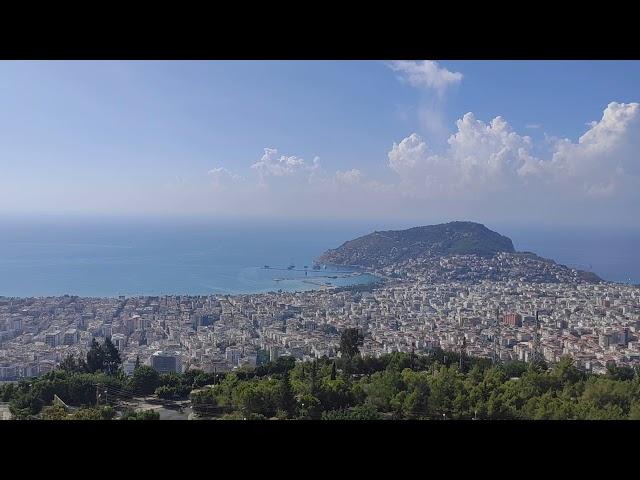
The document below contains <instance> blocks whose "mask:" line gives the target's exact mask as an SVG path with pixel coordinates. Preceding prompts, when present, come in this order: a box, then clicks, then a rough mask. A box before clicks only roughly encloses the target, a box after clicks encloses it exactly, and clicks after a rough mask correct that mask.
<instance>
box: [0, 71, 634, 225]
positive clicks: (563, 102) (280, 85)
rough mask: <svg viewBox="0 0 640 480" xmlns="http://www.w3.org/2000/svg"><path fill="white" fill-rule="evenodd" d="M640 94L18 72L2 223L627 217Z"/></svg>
mask: <svg viewBox="0 0 640 480" xmlns="http://www.w3.org/2000/svg"><path fill="white" fill-rule="evenodd" d="M411 75H413V80H411V78H410V77H411ZM438 82H439V83H438ZM639 89H640V62H637V61H628V62H614V61H605V62H583V61H580V62H578V61H550V62H542V61H534V62H531V61H518V62H514V61H438V62H428V61H427V62H404V63H403V62H396V63H393V62H383V61H379V62H370V61H336V62H327V61H309V62H302V61H296V62H293V61H277V62H275V61H274V62H269V61H260V62H244V61H243V62H230V61H225V62H51V61H48V62H12V61H5V62H0V104H1V105H2V108H1V109H0V166H1V167H2V176H1V178H0V213H5V214H27V213H85V214H153V215H192V214H193V215H213V216H215V215H231V216H240V217H241V216H262V217H269V216H281V217H287V216H291V217H300V216H311V217H341V218H350V217H360V216H366V217H371V218H374V217H385V216H386V217H395V216H402V217H403V218H407V219H413V218H415V219H416V221H418V220H429V219H432V218H433V219H436V218H438V219H439V218H443V219H444V218H449V217H456V218H460V217H465V218H470V219H483V218H487V219H491V220H512V219H516V218H518V219H522V218H523V215H524V218H525V219H526V218H529V216H530V218H531V219H532V220H535V219H540V218H545V219H548V220H549V221H551V222H553V221H555V222H568V221H575V219H576V218H577V217H584V216H585V215H584V213H583V212H584V211H588V212H589V215H590V216H591V215H592V216H593V222H602V221H605V220H606V221H607V222H610V223H611V222H612V223H616V222H617V223H628V222H633V216H632V215H631V214H630V213H629V212H628V210H629V209H624V208H623V206H624V205H628V204H629V202H636V201H637V199H638V197H637V194H636V193H635V192H636V191H638V189H637V188H636V187H637V186H638V175H637V174H638V169H639V168H640V167H639V165H640V159H639V158H638V157H637V154H635V153H634V152H635V146H637V145H638V135H639V128H638V117H639V116H640V114H638V107H637V103H636V102H638V101H640V95H639V93H640V92H639ZM612 102H615V105H614V106H613V107H611V108H609V106H610V104H611V103H612ZM468 112H472V113H473V116H472V117H465V118H466V122H464V124H463V125H462V126H461V127H460V126H457V125H456V121H458V120H460V121H461V119H462V118H463V116H464V115H465V114H467V113H468ZM496 117H501V119H502V120H503V122H504V124H502V123H500V122H498V123H497V124H496V125H495V127H493V128H489V127H488V125H489V124H490V122H491V121H492V120H493V119H494V118H496ZM592 121H595V122H600V125H599V126H598V127H597V128H595V129H594V130H593V131H592V132H591V134H589V135H588V136H587V138H586V140H584V141H582V142H581V141H580V137H581V136H582V135H584V134H585V133H588V131H589V130H590V129H593V128H594V127H593V126H590V125H588V124H587V123H588V122H592ZM485 127H486V129H485ZM456 133H460V136H459V138H458V140H457V141H456V142H455V145H453V144H452V143H451V140H450V139H451V136H452V135H454V134H456ZM510 133H512V134H513V135H511V136H509V134H510ZM412 134H415V136H413V137H412V136H411V135H412ZM514 135H515V136H514ZM526 137H530V138H529V139H527V138H526ZM404 140H407V141H406V142H404V143H403V141H404ZM394 144H395V145H396V147H397V148H395V149H394ZM485 147H486V148H485ZM265 148H269V149H274V150H277V152H275V153H270V154H266V153H265V150H264V149H265ZM264 155H266V159H264V161H262V160H261V159H262V157H263V156H264ZM293 157H295V159H293ZM316 157H317V158H318V160H317V161H316V162H315V163H314V159H315V158H316ZM392 158H393V159H394V160H392ZM301 162H302V163H301ZM256 164H258V165H256ZM252 165H254V167H253V168H252ZM612 172H614V173H615V175H614V173H612ZM540 191H544V192H545V196H546V197H547V200H546V203H545V202H540V201H537V200H536V199H537V197H536V196H535V195H536V192H540ZM460 192H465V193H464V195H462V194H460ZM505 196H506V197H508V198H511V199H516V200H517V201H515V202H510V203H512V205H511V206H510V208H507V207H505V206H504V205H503V203H504V202H503V199H504V198H505ZM320 205H321V206H320ZM345 206H346V207H345ZM530 206H533V208H529V207H530ZM556 207H559V208H556ZM550 209H551V210H553V212H551V213H550V212H549V210H550ZM581 209H583V211H581ZM621 210H626V211H621ZM581 213H582V214H581ZM582 220H583V221H587V220H585V219H584V218H583V219H582Z"/></svg>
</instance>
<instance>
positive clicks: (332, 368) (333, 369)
mask: <svg viewBox="0 0 640 480" xmlns="http://www.w3.org/2000/svg"><path fill="white" fill-rule="evenodd" d="M335 379H336V362H333V364H332V365H331V380H335Z"/></svg>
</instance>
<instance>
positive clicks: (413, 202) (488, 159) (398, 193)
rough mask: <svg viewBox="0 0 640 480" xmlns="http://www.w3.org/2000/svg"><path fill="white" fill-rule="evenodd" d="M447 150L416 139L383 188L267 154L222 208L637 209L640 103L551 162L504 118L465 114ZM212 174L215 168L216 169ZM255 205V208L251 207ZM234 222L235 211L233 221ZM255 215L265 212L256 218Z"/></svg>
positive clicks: (353, 174)
mask: <svg viewBox="0 0 640 480" xmlns="http://www.w3.org/2000/svg"><path fill="white" fill-rule="evenodd" d="M456 127H457V131H456V132H455V133H454V134H452V135H451V136H450V137H449V139H448V141H447V143H448V148H447V149H446V150H445V151H443V152H441V153H436V152H433V151H431V149H430V148H429V146H428V145H427V143H426V142H425V141H424V140H423V139H422V138H421V137H420V135H418V134H416V133H411V134H410V135H408V136H407V137H405V138H404V139H402V140H400V141H399V142H397V143H394V144H393V145H392V146H391V148H390V150H389V151H388V152H387V162H386V165H387V168H388V169H389V171H390V172H392V173H393V176H392V178H391V179H390V180H389V181H379V180H375V179H373V178H370V176H369V175H368V174H367V172H363V171H361V170H360V169H357V168H351V169H348V170H344V171H341V170H337V171H335V172H333V173H330V172H327V171H325V170H324V169H323V168H322V166H321V162H320V159H319V158H318V157H316V158H314V160H313V162H307V161H305V160H304V159H302V158H298V157H296V156H293V155H292V156H285V155H281V156H278V152H277V150H276V149H273V148H265V153H264V155H263V156H262V158H261V159H260V160H258V161H257V162H256V163H254V164H253V165H252V166H251V168H253V169H255V170H257V172H258V177H257V178H255V179H253V180H248V181H246V182H244V183H243V185H240V183H239V181H238V180H239V179H240V176H239V175H238V174H233V173H227V174H226V176H225V178H226V179H227V180H228V181H229V182H231V183H234V182H235V185H234V188H232V189H230V190H227V192H226V193H227V194H230V197H228V198H226V201H225V205H227V206H232V205H240V204H244V205H247V203H246V202H243V201H242V200H241V199H242V198H245V199H248V198H251V199H253V203H254V206H257V205H258V204H260V205H263V206H264V205H272V206H274V207H275V209H274V210H273V212H272V213H275V212H277V211H280V212H282V213H284V212H287V213H291V214H294V215H304V214H305V213H306V214H311V215H318V214H322V213H323V212H329V213H330V214H331V215H335V216H338V217H342V216H343V215H347V216H349V215H354V214H360V215H362V216H364V217H375V216H376V215H379V214H384V215H389V214H392V213H394V212H395V214H396V215H400V216H402V215H407V216H414V215H419V214H428V213H430V212H432V213H433V214H437V215H440V216H442V215H445V216H447V215H449V214H450V215H453V216H460V215H462V216H463V217H464V216H465V212H468V215H486V216H487V217H489V218H490V217H492V214H493V215H495V216H496V217H504V216H505V215H506V216H509V215H510V216H511V217H512V218H517V217H518V215H519V214H524V213H525V212H526V213H527V214H533V216H534V217H535V214H536V213H537V214H538V215H539V216H541V217H547V218H553V217H554V214H555V213H560V212H561V213H562V214H563V215H571V214H572V212H573V214H574V215H585V212H587V213H586V214H587V215H588V214H589V213H596V211H605V210H606V208H607V207H613V208H616V206H621V205H623V204H625V203H627V204H628V203H629V202H634V204H637V203H635V202H637V201H638V198H639V195H638V192H639V191H640V158H639V157H638V152H639V151H640V149H639V147H640V104H639V103H626V104H625V103H617V102H611V103H610V104H609V105H607V106H606V108H605V109H604V111H603V115H602V118H601V119H600V120H599V121H596V122H593V123H591V126H590V128H589V129H588V130H587V131H586V132H585V133H584V134H583V135H582V136H581V137H580V138H579V139H578V141H577V143H576V142H572V141H571V140H569V139H566V138H560V139H558V138H556V139H549V140H548V143H549V145H548V147H549V148H548V152H549V153H548V155H547V156H545V157H540V156H536V155H534V153H533V149H534V143H533V140H532V139H531V137H529V136H526V135H520V134H518V133H517V132H515V131H514V130H513V129H512V128H511V126H510V125H509V123H508V122H507V121H506V120H505V119H503V118H502V117H499V116H498V117H495V118H494V119H492V120H491V121H489V122H484V121H482V120H480V119H477V118H476V117H475V115H474V114H473V113H471V112H469V113H466V114H465V115H463V116H462V118H460V119H459V120H457V122H456ZM214 170H215V169H214ZM249 203H252V202H249ZM238 213H240V212H238ZM252 213H265V212H264V211H261V210H259V209H257V210H254V212H252Z"/></svg>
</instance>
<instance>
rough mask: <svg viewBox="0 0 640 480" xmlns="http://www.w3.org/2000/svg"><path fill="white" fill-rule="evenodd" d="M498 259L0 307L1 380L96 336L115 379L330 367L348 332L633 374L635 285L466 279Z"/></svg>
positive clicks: (638, 311) (379, 343) (374, 348)
mask: <svg viewBox="0 0 640 480" xmlns="http://www.w3.org/2000/svg"><path fill="white" fill-rule="evenodd" d="M508 258H511V260H512V261H514V262H518V261H519V257H517V256H513V255H510V254H498V255H496V256H495V257H493V258H489V259H486V258H483V257H476V256H471V255H467V256H452V257H449V258H441V259H439V260H438V265H439V269H436V268H434V266H433V265H429V266H428V268H426V267H425V266H424V265H422V264H419V263H417V264H412V263H411V262H408V263H406V264H402V265H395V266H393V267H387V268H384V269H381V270H379V271H374V272H373V273H375V274H377V275H378V276H380V277H383V278H385V282H384V284H383V285H381V286H375V287H371V288H364V289H363V288H359V287H354V288H343V289H337V291H336V290H332V289H325V290H318V291H309V292H272V293H266V294H253V295H211V296H161V297H158V296H156V297H132V298H124V297H121V298H80V297H74V296H64V297H45V298H1V299H0V342H1V343H0V358H1V359H2V360H1V361H0V379H2V380H16V379H19V378H24V377H33V376H37V375H42V374H44V373H46V372H48V371H51V370H53V369H55V368H56V365H57V364H59V363H60V362H61V361H62V360H63V359H64V358H65V357H66V356H68V355H69V354H73V355H81V354H84V353H85V352H86V351H87V349H88V348H89V346H90V344H91V342H92V340H93V339H98V340H104V338H105V337H110V338H111V340H112V342H113V343H114V345H115V346H116V347H117V348H118V350H119V351H120V355H121V357H122V360H123V369H124V371H125V373H127V374H131V373H132V371H133V368H134V365H135V363H136V360H138V361H141V362H142V363H145V364H148V365H151V366H154V367H155V368H157V369H159V370H160V371H163V372H165V371H178V372H181V371H185V370H187V369H189V368H195V369H200V370H203V371H205V372H213V371H218V372H226V371H231V370H234V369H237V368H240V367H242V366H249V367H254V366H256V365H258V364H260V363H263V362H265V361H267V360H272V361H273V360H275V359H277V358H278V357H279V356H291V357H294V358H296V359H299V360H311V359H314V358H321V357H325V356H326V357H328V358H335V357H336V356H337V355H338V346H339V340H340V334H339V332H340V331H342V330H344V329H345V328H349V327H356V328H358V329H361V330H362V332H363V333H364V344H363V346H362V349H361V352H362V354H363V355H373V356H380V355H382V354H385V353H391V352H394V351H399V352H412V351H415V352H417V353H420V352H428V351H429V350H431V349H433V348H436V347H439V348H442V349H452V350H457V349H459V348H460V346H461V345H462V344H463V340H464V344H465V348H466V352H467V353H468V354H469V355H474V356H478V357H487V358H495V356H496V355H497V356H498V357H499V359H500V360H502V361H507V360H521V361H525V362H527V361H530V360H531V358H533V355H534V351H536V349H537V351H538V352H539V353H540V354H541V356H543V358H544V359H545V360H546V361H548V362H556V361H558V360H559V359H560V357H562V356H563V355H569V356H571V357H572V358H573V359H574V360H575V362H576V365H577V366H578V367H580V368H582V369H584V370H586V371H589V372H593V373H604V372H605V371H606V366H607V363H610V362H615V363H616V364H618V365H635V364H639V363H640V342H639V341H638V331H640V300H639V299H640V288H638V287H636V286H632V285H626V284H617V283H608V282H598V283H589V282H583V281H580V280H579V279H577V276H576V274H575V270H574V271H573V272H574V275H573V276H569V277H568V278H565V277H562V276H561V275H562V274H563V273H566V271H567V269H566V267H558V269H559V270H558V278H555V280H556V281H554V282H549V281H544V282H536V281H528V279H527V278H526V276H527V269H526V265H525V266H520V267H519V268H520V270H521V272H520V273H521V275H522V277H521V278H520V279H516V278H512V279H508V280H498V281H496V280H485V279H477V278H473V277H475V276H477V275H476V274H474V272H480V271H487V269H493V268H494V267H493V265H494V264H499V265H502V266H503V269H504V270H505V271H506V270H507V269H506V268H505V265H506V262H507V260H506V259H508ZM462 263H464V265H465V273H464V276H470V277H472V278H471V279H465V278H461V277H460V275H457V276H456V277H455V278H454V279H452V278H451V275H450V273H451V271H454V270H452V269H453V267H451V266H452V265H454V266H455V265H460V264H462ZM554 265H555V264H554ZM508 271H511V272H513V271H514V270H513V268H510V269H509V270H508ZM537 271H538V270H535V269H533V270H531V275H533V276H535V275H537V274H536V273H535V272H537ZM569 272H571V270H569ZM549 275H551V276H552V275H553V270H551V272H550V273H549ZM441 279H443V280H446V281H438V280H441ZM545 280H549V279H548V278H547V279H545ZM536 312H538V314H539V322H538V324H536ZM536 340H537V342H538V343H537V344H536Z"/></svg>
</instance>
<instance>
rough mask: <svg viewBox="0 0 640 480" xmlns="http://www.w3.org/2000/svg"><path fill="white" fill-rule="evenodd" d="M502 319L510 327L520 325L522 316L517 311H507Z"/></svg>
mask: <svg viewBox="0 0 640 480" xmlns="http://www.w3.org/2000/svg"><path fill="white" fill-rule="evenodd" d="M502 321H503V322H504V323H506V324H507V325H511V326H512V327H521V326H522V316H521V315H519V314H517V313H507V314H506V315H505V316H504V318H503V319H502Z"/></svg>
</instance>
